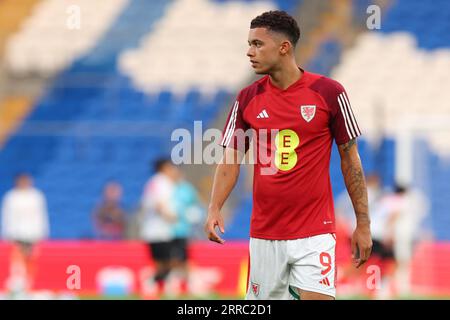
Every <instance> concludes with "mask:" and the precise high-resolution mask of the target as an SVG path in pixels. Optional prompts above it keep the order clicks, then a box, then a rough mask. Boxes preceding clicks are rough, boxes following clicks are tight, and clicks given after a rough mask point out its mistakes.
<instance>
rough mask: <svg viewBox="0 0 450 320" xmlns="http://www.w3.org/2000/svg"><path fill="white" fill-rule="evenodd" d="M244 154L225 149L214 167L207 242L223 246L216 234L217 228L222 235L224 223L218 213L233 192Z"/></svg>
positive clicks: (207, 222)
mask: <svg viewBox="0 0 450 320" xmlns="http://www.w3.org/2000/svg"><path fill="white" fill-rule="evenodd" d="M243 156H244V154H243V153H242V152H240V151H238V150H236V149H233V148H225V152H224V155H223V157H222V160H221V161H220V163H219V164H218V165H217V167H216V172H215V174H214V181H213V186H212V192H211V200H210V203H209V206H208V216H207V218H206V222H205V233H206V235H207V237H208V239H209V240H211V241H214V242H217V243H220V244H223V243H224V240H223V239H222V238H220V237H219V235H218V234H217V232H216V227H217V226H218V227H219V229H220V232H222V233H224V232H225V229H224V221H223V216H222V214H221V212H220V210H221V209H222V206H223V204H224V203H225V201H226V200H227V198H228V196H229V195H230V193H231V191H232V190H233V188H234V186H235V184H236V181H237V179H238V177H239V171H240V163H241V161H242V158H243Z"/></svg>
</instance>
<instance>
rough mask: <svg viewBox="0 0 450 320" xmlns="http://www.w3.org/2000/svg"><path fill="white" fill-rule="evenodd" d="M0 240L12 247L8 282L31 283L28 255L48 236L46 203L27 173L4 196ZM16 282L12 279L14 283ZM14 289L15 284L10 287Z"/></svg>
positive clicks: (17, 177) (29, 256) (19, 177)
mask: <svg viewBox="0 0 450 320" xmlns="http://www.w3.org/2000/svg"><path fill="white" fill-rule="evenodd" d="M1 213H2V238H3V239H4V240H6V241H11V242H12V243H14V244H15V250H14V253H13V258H12V265H11V281H13V280H14V279H18V278H20V276H19V275H20V274H22V277H24V278H25V282H26V284H24V286H30V281H31V280H32V276H33V275H32V266H31V264H30V262H31V255H32V251H33V246H34V245H35V244H36V243H37V242H39V241H41V240H44V239H46V238H48V236H49V222H48V213H47V203H46V199H45V196H44V194H43V193H42V192H41V191H40V190H38V189H37V188H35V187H34V186H33V179H32V177H31V176H30V175H28V174H26V173H21V174H19V175H17V176H16V179H15V186H14V188H13V189H11V190H10V191H8V192H7V193H6V194H5V196H4V197H3V202H2V212H1ZM14 281H15V280H14ZM11 285H12V286H15V285H14V284H11Z"/></svg>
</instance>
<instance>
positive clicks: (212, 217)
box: [205, 210, 225, 244]
mask: <svg viewBox="0 0 450 320" xmlns="http://www.w3.org/2000/svg"><path fill="white" fill-rule="evenodd" d="M217 226H218V227H219V230H220V232H222V233H225V229H224V227H223V217H222V215H221V214H220V211H219V210H210V211H208V217H207V218H206V222H205V234H206V236H207V237H208V239H209V240H211V241H214V242H217V243H220V244H224V242H225V240H223V239H222V238H221V237H219V235H218V234H217V232H216V227H217Z"/></svg>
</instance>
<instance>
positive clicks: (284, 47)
mask: <svg viewBox="0 0 450 320" xmlns="http://www.w3.org/2000/svg"><path fill="white" fill-rule="evenodd" d="M291 48H292V44H291V43H290V42H289V41H287V40H285V41H282V42H281V44H280V53H281V55H283V56H284V55H286V54H288V53H289V50H290V49H291Z"/></svg>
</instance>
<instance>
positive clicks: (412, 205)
mask: <svg viewBox="0 0 450 320" xmlns="http://www.w3.org/2000/svg"><path fill="white" fill-rule="evenodd" d="M395 198H396V199H395V200H394V201H395V202H396V203H395V205H394V209H395V210H396V211H395V212H394V215H393V222H392V224H393V226H392V234H393V240H392V242H393V245H392V247H393V252H394V256H395V260H396V263H397V265H396V272H395V275H394V277H395V293H396V294H398V295H400V296H404V295H407V294H410V284H411V278H410V274H411V272H410V266H411V260H412V257H413V253H414V248H415V245H416V244H417V243H418V242H419V241H420V240H423V239H424V238H426V237H428V236H429V234H428V233H427V231H426V229H425V228H423V225H422V222H423V221H424V218H425V217H426V216H427V213H428V210H429V203H428V200H427V198H426V197H425V196H424V194H423V193H422V192H421V191H420V190H419V189H416V188H407V187H402V186H398V187H397V188H396V193H395Z"/></svg>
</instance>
